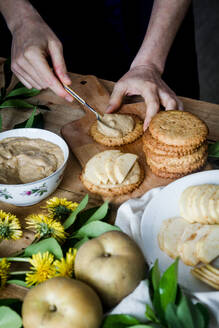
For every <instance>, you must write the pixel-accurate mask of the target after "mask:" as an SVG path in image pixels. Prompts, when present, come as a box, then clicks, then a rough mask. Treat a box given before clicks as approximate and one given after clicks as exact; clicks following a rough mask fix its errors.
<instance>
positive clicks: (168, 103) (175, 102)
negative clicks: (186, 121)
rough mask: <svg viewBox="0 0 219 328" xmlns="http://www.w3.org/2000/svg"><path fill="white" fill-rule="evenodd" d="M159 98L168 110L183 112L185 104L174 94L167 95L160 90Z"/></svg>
mask: <svg viewBox="0 0 219 328" xmlns="http://www.w3.org/2000/svg"><path fill="white" fill-rule="evenodd" d="M158 93H159V97H160V102H161V104H162V105H163V106H164V107H165V109H166V110H172V109H179V110H183V103H182V102H181V100H180V99H178V98H177V96H176V95H175V94H174V93H173V94H172V93H167V92H165V91H163V90H159V91H158Z"/></svg>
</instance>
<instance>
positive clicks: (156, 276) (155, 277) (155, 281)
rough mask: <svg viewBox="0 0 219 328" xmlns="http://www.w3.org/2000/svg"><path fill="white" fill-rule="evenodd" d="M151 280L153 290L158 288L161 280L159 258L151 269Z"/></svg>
mask: <svg viewBox="0 0 219 328" xmlns="http://www.w3.org/2000/svg"><path fill="white" fill-rule="evenodd" d="M149 280H150V283H151V284H152V287H153V291H155V290H157V289H158V286H159V282H160V270H159V266H158V260H156V261H155V263H154V265H153V267H152V269H151V270H150V274H149Z"/></svg>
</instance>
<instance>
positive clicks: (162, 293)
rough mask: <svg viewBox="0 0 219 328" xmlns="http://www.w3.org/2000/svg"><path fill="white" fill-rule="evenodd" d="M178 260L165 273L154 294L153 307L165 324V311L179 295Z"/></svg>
mask: <svg viewBox="0 0 219 328" xmlns="http://www.w3.org/2000/svg"><path fill="white" fill-rule="evenodd" d="M177 278H178V259H177V260H176V261H175V262H174V263H173V264H172V265H171V266H169V268H168V269H167V270H166V271H165V272H164V274H163V275H162V277H161V279H160V282H159V285H158V288H157V289H156V290H155V292H154V297H153V306H154V309H155V312H156V314H157V316H158V317H159V318H160V319H161V320H162V321H163V322H164V323H165V311H166V307H167V305H168V304H169V303H173V304H174V303H175V300H176V294H177V288H178V286H177Z"/></svg>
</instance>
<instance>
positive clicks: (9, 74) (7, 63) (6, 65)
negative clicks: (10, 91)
mask: <svg viewBox="0 0 219 328" xmlns="http://www.w3.org/2000/svg"><path fill="white" fill-rule="evenodd" d="M4 78H5V85H4V89H5V90H6V89H7V88H8V87H9V85H10V83H11V78H12V71H11V58H10V57H9V58H7V59H6V61H5V62H4Z"/></svg>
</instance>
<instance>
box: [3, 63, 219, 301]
mask: <svg viewBox="0 0 219 328" xmlns="http://www.w3.org/2000/svg"><path fill="white" fill-rule="evenodd" d="M2 62H3V60H2V59H0V87H1V86H2V85H3V83H4V77H3V71H2ZM70 76H71V79H72V83H73V84H72V85H74V80H75V79H78V77H79V76H80V77H81V79H82V80H83V78H84V77H83V76H82V75H78V74H74V73H70ZM101 82H102V83H103V85H104V86H105V87H106V89H107V90H108V91H109V93H111V92H112V89H113V86H114V83H113V82H110V81H105V80H101ZM181 100H182V101H183V103H184V107H185V109H188V110H189V111H190V112H192V113H194V114H197V115H198V116H199V117H200V118H202V119H203V120H204V121H205V122H206V123H207V125H208V127H209V130H210V133H209V139H210V140H219V105H216V104H211V103H207V102H203V101H197V100H193V99H189V98H181ZM30 101H31V102H32V103H35V104H37V103H38V102H40V103H41V104H45V105H47V106H48V107H49V108H50V109H51V111H48V112H47V111H45V112H44V118H45V129H47V130H50V131H53V132H55V133H57V134H60V129H61V127H62V126H63V125H65V124H67V123H68V122H71V121H73V120H76V119H79V118H80V117H82V116H83V113H84V112H83V109H82V107H81V105H80V104H79V103H78V102H77V101H74V102H73V103H72V104H71V103H68V102H66V101H65V100H63V99H61V98H60V97H58V96H56V95H55V94H54V93H52V91H50V90H45V91H42V92H41V93H40V95H38V96H37V97H34V98H32V99H30ZM125 101H127V102H130V101H131V102H133V101H135V102H139V101H141V102H142V101H143V100H142V98H141V97H134V98H131V99H130V98H127V99H125ZM29 115H30V110H17V109H12V108H9V109H3V110H2V118H3V129H5V130H7V129H11V128H12V127H13V126H14V124H16V123H19V122H22V121H24V120H25V119H26V118H27V117H29ZM80 172H81V167H80V165H79V163H78V162H77V159H76V158H75V157H74V155H73V154H72V153H70V157H69V161H68V165H67V168H66V171H65V176H64V178H63V181H62V183H61V184H60V186H59V188H58V189H57V190H56V191H55V193H54V194H53V196H57V197H66V198H67V199H68V200H72V201H78V202H79V201H80V200H81V199H82V198H83V197H84V196H85V194H87V193H88V192H87V190H85V188H84V186H83V185H82V184H81V182H80V180H79V174H80ZM50 197H51V196H50ZM44 202H45V201H43V202H41V203H40V204H36V205H33V206H29V207H16V206H13V205H9V204H6V203H3V202H0V209H2V210H5V211H10V212H12V213H14V214H15V215H17V216H18V217H19V219H21V221H22V220H23V219H24V218H25V217H26V216H27V215H28V214H30V213H37V212H39V211H40V206H42V205H43V204H44ZM100 204H102V199H101V197H99V196H97V195H93V194H90V193H89V206H90V207H93V206H98V205H100ZM116 210H117V206H113V207H112V208H111V218H110V222H111V223H113V222H114V220H115V215H116ZM32 240H33V234H32V233H30V232H28V231H25V230H24V235H23V238H22V239H21V240H19V241H16V242H6V241H5V242H2V243H1V244H0V257H3V256H8V255H10V254H12V253H13V252H14V250H15V249H16V250H17V249H19V248H23V247H26V246H28V245H29V244H30V243H31V242H32ZM25 293H26V290H25V289H24V288H22V287H18V286H12V285H11V286H8V287H7V288H5V289H4V290H2V291H0V298H3V297H18V298H21V299H22V298H23V297H24V295H25Z"/></svg>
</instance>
